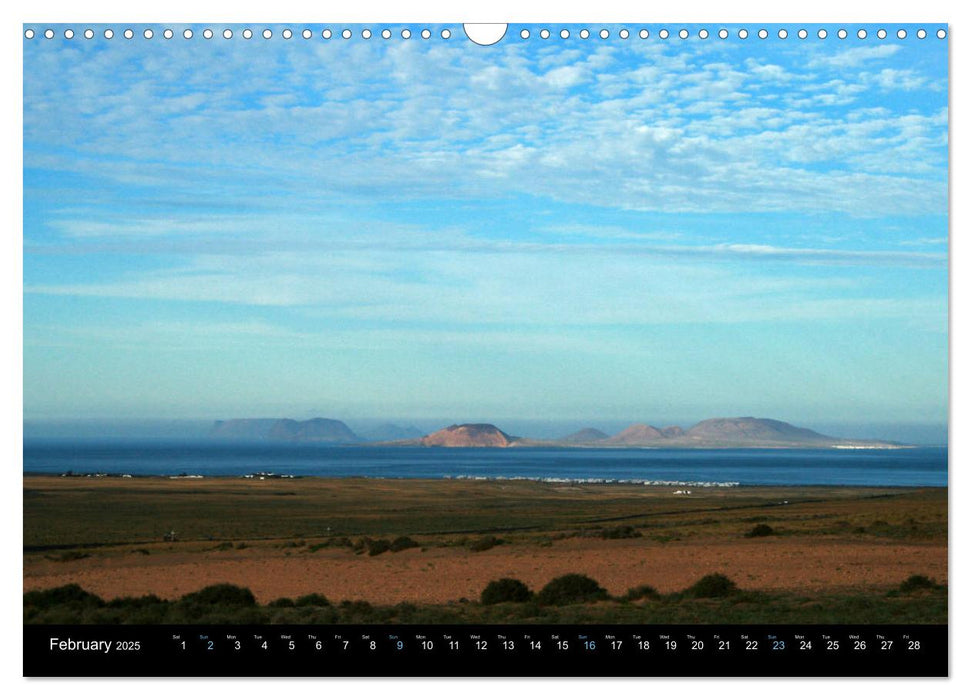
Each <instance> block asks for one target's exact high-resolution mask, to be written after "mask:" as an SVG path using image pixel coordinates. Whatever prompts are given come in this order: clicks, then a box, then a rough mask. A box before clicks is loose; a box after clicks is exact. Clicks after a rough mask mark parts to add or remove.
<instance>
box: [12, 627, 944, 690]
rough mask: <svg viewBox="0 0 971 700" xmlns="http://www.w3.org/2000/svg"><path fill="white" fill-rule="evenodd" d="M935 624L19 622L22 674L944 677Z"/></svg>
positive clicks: (940, 633)
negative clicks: (134, 623)
mask: <svg viewBox="0 0 971 700" xmlns="http://www.w3.org/2000/svg"><path fill="white" fill-rule="evenodd" d="M947 643H948V639H947V626H946V625H880V626H859V625H857V626H853V625H802V626H800V625H725V626H717V625H698V626H692V625H508V626H506V625H481V626H476V625H468V626H461V625H331V626H309V625H307V626H288V625H272V626H269V625H265V626H242V625H239V626H237V625H213V626H182V625H178V626H139V625H114V626H99V625H26V626H25V627H24V675H25V676H94V677H98V676H110V677H117V676H174V677H180V676H322V677H323V676H331V677H370V676H544V677H551V676H658V677H692V676H819V677H827V676H946V675H947V674H948V653H947Z"/></svg>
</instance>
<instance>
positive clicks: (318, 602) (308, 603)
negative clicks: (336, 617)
mask: <svg viewBox="0 0 971 700" xmlns="http://www.w3.org/2000/svg"><path fill="white" fill-rule="evenodd" d="M294 603H295V604H296V606H297V607H300V608H302V607H315V608H326V607H328V606H329V605H330V601H329V600H327V597H326V596H322V595H321V594H320V593H309V594H307V595H302V596H300V597H299V598H297V599H296V600H295V601H294Z"/></svg>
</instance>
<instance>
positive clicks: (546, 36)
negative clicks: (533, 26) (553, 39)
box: [539, 29, 550, 39]
mask: <svg viewBox="0 0 971 700" xmlns="http://www.w3.org/2000/svg"><path fill="white" fill-rule="evenodd" d="M539 38H540V39H549V38H550V30H549V29H541V30H540V32H539Z"/></svg>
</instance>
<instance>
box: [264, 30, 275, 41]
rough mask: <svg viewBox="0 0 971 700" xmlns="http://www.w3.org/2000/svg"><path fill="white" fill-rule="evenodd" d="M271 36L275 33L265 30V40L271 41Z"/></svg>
mask: <svg viewBox="0 0 971 700" xmlns="http://www.w3.org/2000/svg"><path fill="white" fill-rule="evenodd" d="M271 36H273V32H271V31H270V30H269V29H264V30H263V38H264V39H269V38H270V37H271Z"/></svg>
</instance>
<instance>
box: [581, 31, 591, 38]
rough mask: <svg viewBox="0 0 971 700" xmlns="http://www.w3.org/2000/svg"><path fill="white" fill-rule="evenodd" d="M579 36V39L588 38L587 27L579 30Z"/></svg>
mask: <svg viewBox="0 0 971 700" xmlns="http://www.w3.org/2000/svg"><path fill="white" fill-rule="evenodd" d="M580 38H581V39H589V38H590V30H589V29H581V30H580Z"/></svg>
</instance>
